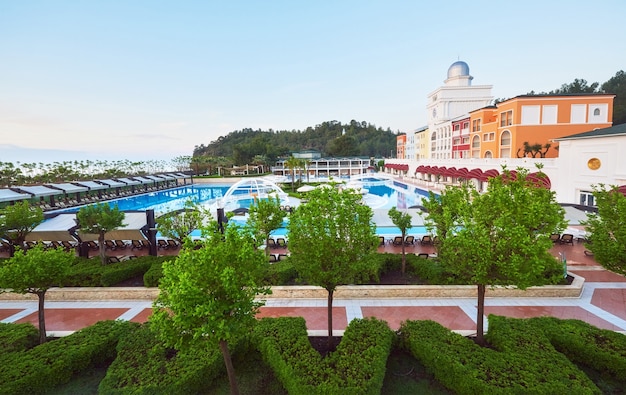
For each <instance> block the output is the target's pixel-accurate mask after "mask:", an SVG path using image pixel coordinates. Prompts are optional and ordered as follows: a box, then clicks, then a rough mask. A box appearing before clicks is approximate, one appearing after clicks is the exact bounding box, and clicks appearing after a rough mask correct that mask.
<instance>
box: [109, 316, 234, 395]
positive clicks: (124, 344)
mask: <svg viewBox="0 0 626 395" xmlns="http://www.w3.org/2000/svg"><path fill="white" fill-rule="evenodd" d="M223 373H224V362H223V359H222V356H221V353H220V352H219V350H217V349H215V350H213V349H209V348H190V349H189V350H186V351H184V352H176V351H175V350H172V349H168V348H166V347H164V346H163V344H162V343H161V342H160V341H159V340H158V339H157V337H156V336H155V334H154V333H153V332H152V331H151V330H150V326H149V324H144V325H142V326H141V327H137V328H135V329H134V330H133V331H131V332H129V333H127V334H126V335H125V336H124V337H123V338H122V339H121V340H120V342H119V344H118V346H117V358H116V359H115V360H114V361H113V363H112V364H111V366H110V367H109V369H108V370H107V374H106V376H105V377H104V379H103V380H102V381H101V382H100V386H99V388H98V393H99V394H128V393H133V394H155V393H159V394H188V393H197V392H199V391H200V390H202V389H203V388H205V387H206V385H207V383H210V382H211V380H213V379H214V378H215V377H218V376H219V375H221V374H223Z"/></svg>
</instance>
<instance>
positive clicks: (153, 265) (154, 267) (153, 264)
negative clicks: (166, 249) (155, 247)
mask: <svg viewBox="0 0 626 395" xmlns="http://www.w3.org/2000/svg"><path fill="white" fill-rule="evenodd" d="M149 258H150V268H149V269H148V270H147V271H146V272H145V273H144V275H143V285H144V286H146V287H158V286H159V280H161V277H163V262H167V261H171V260H174V259H176V257H175V256H159V257H157V256H152V257H149Z"/></svg>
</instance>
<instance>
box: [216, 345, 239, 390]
mask: <svg viewBox="0 0 626 395" xmlns="http://www.w3.org/2000/svg"><path fill="white" fill-rule="evenodd" d="M220 351H221V352H222V357H224V364H225V365H226V373H228V383H229V384H230V393H231V395H239V386H238V385H237V378H236V377H235V368H234V367H233V360H232V359H231V358H230V351H228V343H227V342H226V340H220Z"/></svg>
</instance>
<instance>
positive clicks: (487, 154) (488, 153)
mask: <svg viewBox="0 0 626 395" xmlns="http://www.w3.org/2000/svg"><path fill="white" fill-rule="evenodd" d="M485 158H487V159H489V158H493V154H492V153H491V151H485Z"/></svg>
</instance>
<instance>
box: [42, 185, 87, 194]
mask: <svg viewBox="0 0 626 395" xmlns="http://www.w3.org/2000/svg"><path fill="white" fill-rule="evenodd" d="M46 186H49V187H52V188H56V189H60V190H62V191H63V192H65V193H79V192H87V191H88V190H89V188H87V187H83V186H78V185H74V184H70V183H60V184H47V185H46Z"/></svg>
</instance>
